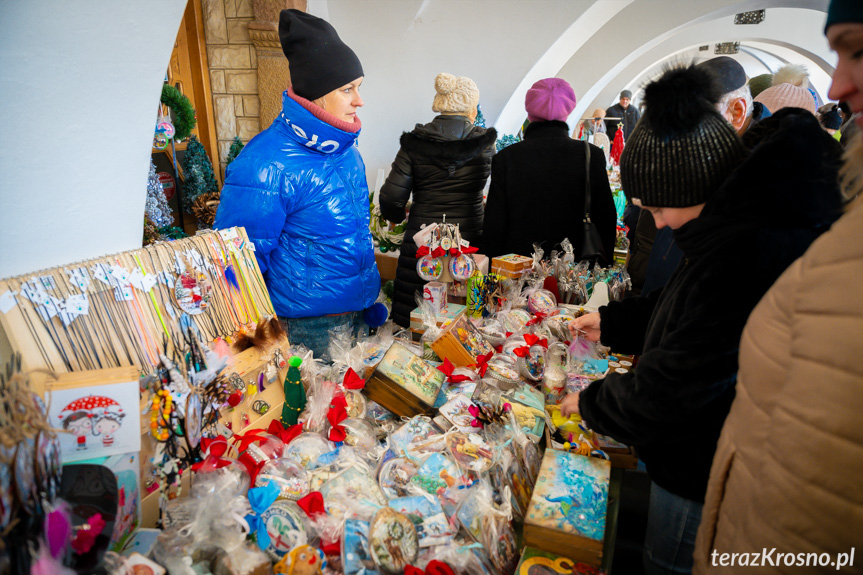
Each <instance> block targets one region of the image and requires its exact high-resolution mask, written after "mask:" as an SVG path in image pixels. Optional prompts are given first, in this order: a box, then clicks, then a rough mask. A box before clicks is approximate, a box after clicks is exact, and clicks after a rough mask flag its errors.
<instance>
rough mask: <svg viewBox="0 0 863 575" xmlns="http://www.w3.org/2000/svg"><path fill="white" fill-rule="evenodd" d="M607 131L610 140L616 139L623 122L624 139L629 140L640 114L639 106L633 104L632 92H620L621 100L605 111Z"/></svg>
mask: <svg viewBox="0 0 863 575" xmlns="http://www.w3.org/2000/svg"><path fill="white" fill-rule="evenodd" d="M605 117H606V120H605V131H606V133H607V134H608V140H609V141H610V142H613V141H614V136H615V135H617V126H618V125H620V124H623V140H624V142H628V141H629V135H630V134H631V133H632V130H634V129H635V125H636V124H637V123H638V118H639V117H640V114H639V113H638V108H636V107H635V106H633V105H632V92H630V91H629V90H624V91H622V92H621V93H620V101H619V102H618V103H617V104H615V105H613V106H611V107H610V108H608V109H607V110H606V111H605Z"/></svg>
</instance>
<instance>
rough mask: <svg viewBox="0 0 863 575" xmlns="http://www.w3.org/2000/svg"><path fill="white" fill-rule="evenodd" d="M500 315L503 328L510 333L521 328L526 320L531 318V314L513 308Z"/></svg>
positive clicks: (525, 323)
mask: <svg viewBox="0 0 863 575" xmlns="http://www.w3.org/2000/svg"><path fill="white" fill-rule="evenodd" d="M501 316H502V317H501V323H503V327H504V329H505V330H506V331H511V332H512V333H516V332H518V331H521V330H523V329H524V326H526V325H527V322H529V321H530V320H531V319H532V318H531V315H530V314H529V313H528V312H526V311H525V310H523V309H513V310H510V311H509V312H504V313H502V314H501Z"/></svg>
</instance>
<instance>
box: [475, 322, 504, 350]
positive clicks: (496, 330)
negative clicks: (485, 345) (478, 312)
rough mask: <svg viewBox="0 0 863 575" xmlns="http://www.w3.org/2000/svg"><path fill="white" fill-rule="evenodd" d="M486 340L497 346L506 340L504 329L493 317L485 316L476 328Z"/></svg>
mask: <svg viewBox="0 0 863 575" xmlns="http://www.w3.org/2000/svg"><path fill="white" fill-rule="evenodd" d="M477 329H478V330H479V333H481V334H482V336H483V337H484V338H485V339H486V341H487V342H489V343H490V344H492V345H493V346H495V347H497V346H499V345H500V344H502V343H503V342H504V341H505V340H506V329H504V327H503V324H502V323H501V322H500V321H499V320H496V319H494V318H490V317H489V318H486V319H484V320H483V321H482V323H481V324H480V326H479V327H478V328H477Z"/></svg>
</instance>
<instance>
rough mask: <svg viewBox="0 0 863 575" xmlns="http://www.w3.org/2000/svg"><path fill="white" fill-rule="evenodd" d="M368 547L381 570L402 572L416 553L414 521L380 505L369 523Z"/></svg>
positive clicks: (417, 543)
mask: <svg viewBox="0 0 863 575" xmlns="http://www.w3.org/2000/svg"><path fill="white" fill-rule="evenodd" d="M369 551H370V552H371V556H372V559H373V560H374V562H375V565H377V567H378V569H379V570H380V571H382V572H384V573H388V574H390V575H401V573H404V571H405V567H407V566H408V565H410V564H412V563H413V562H414V560H416V558H417V554H418V553H419V538H418V537H417V532H416V528H415V527H414V524H413V522H411V520H410V519H408V517H407V516H405V515H402V514H401V513H399V512H398V511H395V510H394V509H390V508H389V507H384V508H382V509H380V510H379V511H378V512H377V513H375V516H374V518H373V519H372V521H371V523H370V524H369Z"/></svg>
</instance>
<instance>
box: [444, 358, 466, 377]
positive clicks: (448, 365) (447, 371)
mask: <svg viewBox="0 0 863 575" xmlns="http://www.w3.org/2000/svg"><path fill="white" fill-rule="evenodd" d="M437 368H438V371H440V372H442V373H443V374H444V375H446V376H447V378H448V379H449V382H450V383H461V382H463V381H467V380H469V379H470V378H469V377H468V376H466V375H453V374H452V372H453V371H455V366H454V365H453V364H452V362H451V361H450V360H448V359H446V358H444V360H443V363H442V364H441V365H439V366H437Z"/></svg>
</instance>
